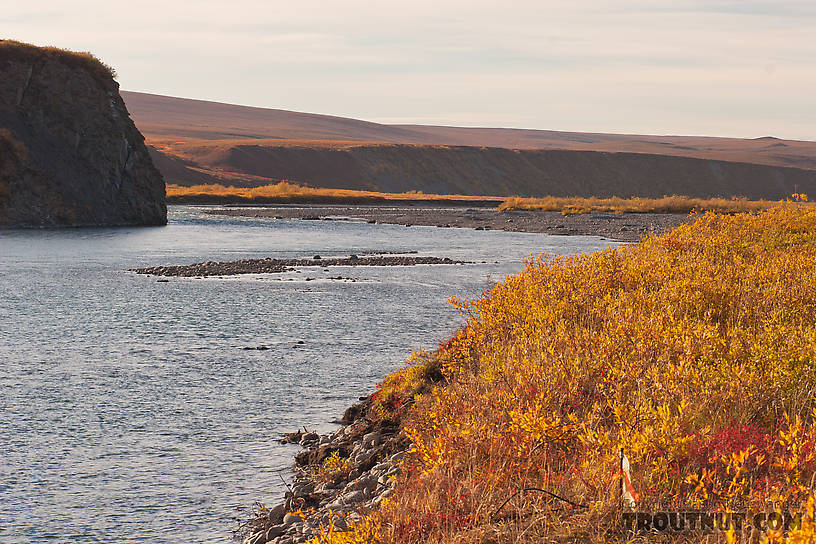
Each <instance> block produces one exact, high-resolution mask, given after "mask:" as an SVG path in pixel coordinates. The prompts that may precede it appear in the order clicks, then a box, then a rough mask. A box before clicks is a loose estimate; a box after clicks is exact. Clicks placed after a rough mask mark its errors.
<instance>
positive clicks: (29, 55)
mask: <svg viewBox="0 0 816 544" xmlns="http://www.w3.org/2000/svg"><path fill="white" fill-rule="evenodd" d="M4 58H13V59H15V60H19V59H25V60H41V59H44V58H47V59H56V60H59V61H61V62H64V63H66V64H68V65H71V66H75V67H77V68H81V69H85V70H88V71H89V72H91V73H93V74H95V75H97V76H99V77H102V78H104V79H115V78H116V70H114V69H113V68H112V67H111V66H108V65H107V64H105V63H104V62H102V61H101V60H99V59H98V58H97V57H96V56H95V55H94V54H93V53H90V52H87V51H70V50H68V49H62V48H60V47H51V46H46V47H39V46H36V45H31V44H28V43H23V42H18V41H14V40H0V60H3V59H4Z"/></svg>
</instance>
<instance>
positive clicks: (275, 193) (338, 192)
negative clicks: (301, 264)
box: [167, 181, 503, 204]
mask: <svg viewBox="0 0 816 544" xmlns="http://www.w3.org/2000/svg"><path fill="white" fill-rule="evenodd" d="M167 196H168V198H175V197H186V198H196V197H225V198H236V199H242V200H248V201H252V200H264V199H280V200H297V199H299V198H329V199H330V198H337V199H353V198H360V199H372V200H373V199H378V200H464V201H467V200H472V201H476V200H480V201H481V200H495V201H496V203H497V204H498V203H500V202H501V201H502V200H503V199H502V197H490V196H465V195H435V194H425V193H423V192H421V191H409V192H406V193H382V192H377V191H356V190H352V189H320V188H313V187H304V186H303V185H297V184H295V183H290V182H287V181H281V182H279V183H275V184H270V185H264V186H261V187H233V186H224V185H218V184H208V185H193V186H190V187H184V186H181V185H173V184H168V185H167Z"/></svg>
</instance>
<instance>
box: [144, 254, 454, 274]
mask: <svg viewBox="0 0 816 544" xmlns="http://www.w3.org/2000/svg"><path fill="white" fill-rule="evenodd" d="M418 264H433V265H452V264H469V263H467V262H466V261H455V260H453V259H449V258H447V257H419V256H413V255H412V256H382V255H377V256H373V257H366V256H364V257H358V256H357V255H350V256H348V257H339V258H330V259H323V258H321V257H320V255H315V256H314V257H312V258H311V259H272V258H266V259H241V260H240V261H226V262H215V261H208V262H205V263H196V264H189V265H180V266H150V267H147V268H131V269H130V272H136V273H137V274H147V275H150V276H176V277H185V278H192V277H208V276H235V275H238V274H269V273H281V272H291V271H293V270H295V268H296V267H307V266H313V267H314V266H318V267H322V268H326V267H329V266H414V265H418ZM340 279H342V278H340Z"/></svg>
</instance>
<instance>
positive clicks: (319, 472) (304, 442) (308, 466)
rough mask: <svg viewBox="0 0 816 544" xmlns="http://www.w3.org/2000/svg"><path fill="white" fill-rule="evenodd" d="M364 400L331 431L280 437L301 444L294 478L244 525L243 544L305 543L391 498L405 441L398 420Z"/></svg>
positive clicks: (291, 434)
mask: <svg viewBox="0 0 816 544" xmlns="http://www.w3.org/2000/svg"><path fill="white" fill-rule="evenodd" d="M363 399H364V400H363V402H362V403H359V404H355V405H353V406H351V407H350V408H349V409H348V410H346V412H345V414H344V415H343V419H342V423H343V426H342V427H340V428H339V429H337V430H336V431H335V432H333V433H330V434H327V435H319V434H317V433H314V432H305V431H297V432H294V433H289V434H286V435H284V436H283V438H282V439H281V442H283V443H298V444H300V445H301V446H303V447H304V448H305V449H304V450H303V451H301V452H300V453H298V454H297V456H296V457H295V481H294V483H293V485H292V486H291V487H290V488H289V491H287V492H286V494H285V500H284V501H283V502H281V503H279V504H277V505H275V506H273V507H272V508H263V509H261V510H260V511H259V512H258V513H257V514H256V515H255V517H254V518H253V519H251V520H248V521H247V522H246V523H245V525H244V527H243V533H244V535H246V536H245V538H244V540H243V543H244V544H266V543H272V544H299V543H303V542H307V541H308V540H310V539H312V538H314V537H315V536H316V535H317V534H319V532H320V527H321V526H324V527H326V526H329V525H330V524H331V525H333V526H334V527H335V528H336V529H340V530H342V529H344V528H345V527H346V526H347V524H348V523H349V522H353V521H356V520H359V519H360V518H361V516H362V515H363V514H365V513H366V512H369V511H372V510H375V509H377V508H378V507H379V505H380V503H381V502H382V501H383V500H384V499H386V498H388V497H389V496H391V494H392V493H393V488H394V483H395V479H396V477H397V476H398V475H399V474H400V472H401V462H402V459H403V457H404V455H405V452H406V451H407V450H408V448H409V447H410V442H409V440H408V438H407V437H406V436H404V434H403V433H402V432H401V426H400V424H399V422H397V421H390V420H384V419H382V418H379V417H376V416H374V415H373V410H372V399H373V397H372V396H369V397H364V398H363Z"/></svg>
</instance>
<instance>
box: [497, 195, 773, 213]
mask: <svg viewBox="0 0 816 544" xmlns="http://www.w3.org/2000/svg"><path fill="white" fill-rule="evenodd" d="M774 205H776V202H774V201H771V200H748V199H747V198H743V197H734V198H691V197H688V196H678V195H674V196H664V197H662V198H641V197H633V198H620V197H610V198H598V197H554V196H546V197H542V198H520V197H511V198H508V199H507V200H505V201H504V202H502V204H501V205H499V211H508V210H539V211H550V212H561V213H562V214H563V215H574V214H581V213H591V212H612V213H624V212H627V213H684V214H687V213H691V212H709V211H711V212H718V213H740V212H749V211H760V210H766V209H768V208H770V207H772V206H774Z"/></svg>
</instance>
